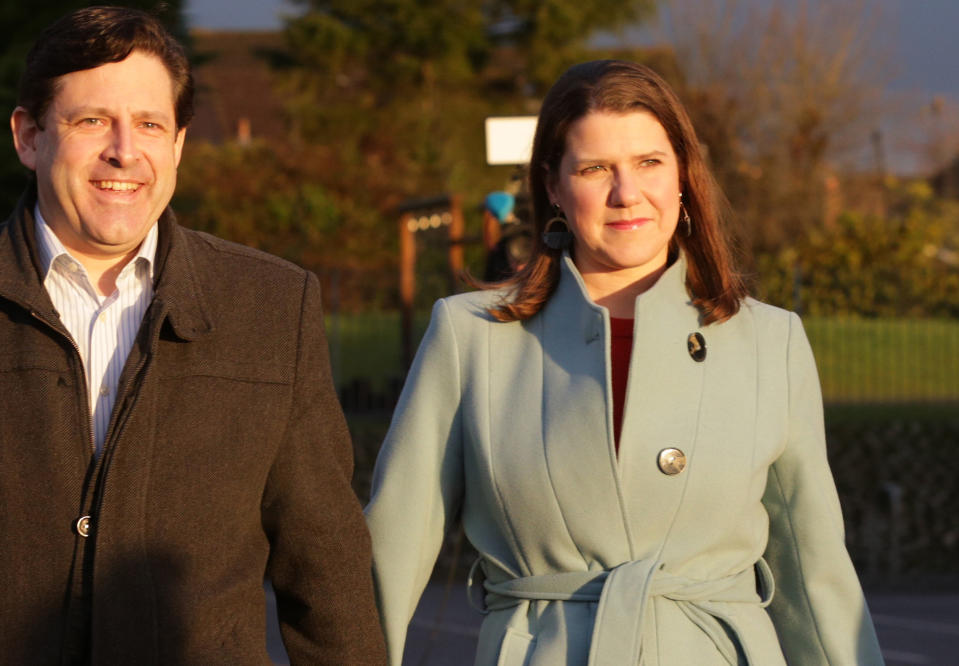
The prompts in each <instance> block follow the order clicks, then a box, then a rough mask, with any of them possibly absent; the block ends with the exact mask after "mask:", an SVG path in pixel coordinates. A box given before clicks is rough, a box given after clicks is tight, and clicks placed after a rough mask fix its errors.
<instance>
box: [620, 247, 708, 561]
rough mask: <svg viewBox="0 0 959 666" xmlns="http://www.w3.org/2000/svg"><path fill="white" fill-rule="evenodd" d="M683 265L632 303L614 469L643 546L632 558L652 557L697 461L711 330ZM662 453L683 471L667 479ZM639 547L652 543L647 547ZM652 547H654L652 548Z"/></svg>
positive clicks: (674, 268)
mask: <svg viewBox="0 0 959 666" xmlns="http://www.w3.org/2000/svg"><path fill="white" fill-rule="evenodd" d="M685 282H686V263H685V260H684V259H683V258H680V259H679V260H677V261H676V262H675V263H674V264H673V265H672V266H671V267H670V268H669V269H668V270H667V271H666V272H665V273H664V274H663V276H662V277H661V278H660V279H659V281H658V282H657V283H656V285H654V286H653V288H652V289H650V290H649V291H647V292H646V293H644V294H642V295H641V296H640V297H639V298H638V299H637V300H636V306H635V312H634V316H635V319H634V326H633V351H632V355H631V358H630V368H629V380H628V388H627V395H626V407H625V410H624V418H623V430H622V433H621V435H620V453H619V470H620V483H621V484H622V492H623V495H624V496H625V497H626V510H627V513H628V515H629V516H630V523H631V525H632V526H633V528H634V530H635V531H636V533H637V534H641V535H642V543H638V544H637V551H638V552H636V553H634V555H633V556H634V558H647V557H655V556H656V555H657V553H656V552H653V549H654V548H656V547H658V546H659V545H661V544H662V543H663V539H664V538H665V536H666V534H667V532H668V530H669V526H670V525H671V524H672V520H673V518H674V516H675V513H676V510H677V509H678V507H679V504H680V501H681V499H682V496H683V493H684V491H685V486H686V483H687V480H688V479H689V477H690V473H689V469H688V468H689V467H690V464H691V462H692V461H693V460H694V458H695V453H696V445H697V430H698V425H699V416H700V406H701V397H702V394H703V386H704V378H705V372H706V369H707V368H708V366H709V365H710V362H711V359H710V357H709V354H710V352H711V351H715V350H712V349H711V348H710V337H711V335H710V331H709V329H704V328H702V327H701V326H700V325H699V311H698V310H697V309H696V308H695V306H693V304H692V302H691V300H690V298H689V295H688V293H687V291H686V284H685ZM695 333H699V334H700V335H701V336H702V337H703V339H704V340H705V342H706V357H705V358H704V359H702V360H701V361H697V360H695V359H694V358H693V355H692V354H691V353H690V351H689V349H688V345H687V340H688V339H689V336H690V335H691V334H695ZM667 448H674V449H679V450H680V451H681V452H682V453H683V454H685V456H686V469H683V471H681V472H679V473H678V474H667V473H666V472H664V471H663V469H661V467H660V465H659V454H660V452H661V451H663V450H664V449H667ZM644 544H650V546H648V547H647V546H646V545H644ZM653 544H655V545H653Z"/></svg>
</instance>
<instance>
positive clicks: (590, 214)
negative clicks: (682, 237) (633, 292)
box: [548, 111, 680, 280]
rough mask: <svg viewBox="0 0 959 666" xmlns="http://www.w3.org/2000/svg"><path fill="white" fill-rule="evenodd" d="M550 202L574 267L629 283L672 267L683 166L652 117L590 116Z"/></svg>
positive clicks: (573, 136) (578, 125)
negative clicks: (563, 223)
mask: <svg viewBox="0 0 959 666" xmlns="http://www.w3.org/2000/svg"><path fill="white" fill-rule="evenodd" d="M548 183H549V185H548V189H549V194H550V198H551V201H553V202H554V203H556V204H559V206H560V208H562V209H563V212H564V213H565V214H566V219H567V220H568V222H569V227H570V231H572V232H573V235H574V237H575V241H574V244H573V254H574V260H575V263H576V267H577V268H578V269H579V271H580V272H581V273H582V274H583V275H584V277H585V276H586V275H587V274H589V273H611V272H621V273H622V276H623V277H624V278H626V279H628V280H635V279H640V278H642V277H645V276H646V275H649V274H650V273H652V272H654V271H656V270H658V269H661V268H662V267H663V266H665V265H666V257H667V251H668V244H669V239H670V238H671V237H672V235H673V231H674V230H675V229H676V223H677V221H678V219H679V192H680V190H679V163H678V160H677V158H676V154H675V152H674V151H673V147H672V144H671V143H670V141H669V137H668V136H667V135H666V130H665V129H663V126H662V125H661V124H660V123H659V121H658V120H657V119H656V117H655V116H653V115H652V114H651V113H649V112H647V111H633V112H628V113H609V112H605V111H595V112H591V113H588V114H587V115H585V116H583V117H582V118H580V119H579V120H578V121H576V122H575V123H573V124H572V125H571V126H570V129H569V132H568V133H567V135H566V152H565V154H564V155H563V158H562V161H561V162H560V165H559V172H558V173H556V174H549V178H548Z"/></svg>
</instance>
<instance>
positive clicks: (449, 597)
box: [268, 583, 959, 666]
mask: <svg viewBox="0 0 959 666" xmlns="http://www.w3.org/2000/svg"><path fill="white" fill-rule="evenodd" d="M866 596H867V597H868V600H869V608H870V610H871V612H872V617H873V621H874V622H875V624H876V631H877V632H878V634H879V643H880V644H881V645H882V651H883V655H884V656H885V658H886V665H887V666H914V665H919V666H959V594H885V593H875V594H867V595H866ZM272 608H273V607H272V605H271V606H270V609H272ZM268 614H269V613H268ZM481 620H482V616H481V615H480V614H479V613H477V612H476V611H474V610H473V609H472V608H470V607H469V604H468V603H467V601H466V593H465V587H464V585H463V584H462V583H458V584H456V585H454V586H453V588H452V590H451V591H450V592H449V594H447V592H446V590H445V589H444V586H442V585H439V584H430V585H429V586H428V587H427V589H426V593H425V594H424V595H423V599H422V601H421V602H420V605H419V607H418V608H417V610H416V615H415V616H414V617H413V622H412V623H411V624H410V632H409V640H408V641H407V646H406V654H405V655H404V658H403V664H404V666H460V665H463V666H470V665H471V664H472V663H473V653H474V652H475V650H476V640H477V637H478V636H479V624H480V621H481ZM268 648H269V651H270V656H271V657H272V658H273V660H274V662H275V663H277V664H288V663H289V662H288V661H287V660H286V656H285V654H284V652H283V646H282V644H281V643H280V640H279V631H278V630H277V629H276V624H275V618H273V619H268ZM676 666H685V665H679V664H677V665H676Z"/></svg>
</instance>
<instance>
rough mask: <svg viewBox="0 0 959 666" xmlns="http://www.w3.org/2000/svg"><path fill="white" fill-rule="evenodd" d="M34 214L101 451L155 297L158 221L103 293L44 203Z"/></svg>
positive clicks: (50, 286)
mask: <svg viewBox="0 0 959 666" xmlns="http://www.w3.org/2000/svg"><path fill="white" fill-rule="evenodd" d="M34 213H35V215H36V229H37V246H38V250H39V255H40V265H41V267H42V269H43V271H44V273H43V286H44V287H45V288H46V290H47V293H48V294H50V300H51V301H53V307H55V308H56V310H57V312H58V313H59V315H60V320H61V321H62V322H63V325H64V326H66V329H67V331H69V333H70V335H71V336H72V337H73V342H74V344H75V345H76V347H77V350H78V351H79V352H80V359H81V360H82V361H83V368H84V371H85V372H86V379H87V396H88V397H89V400H90V415H91V425H92V433H93V443H92V444H93V450H94V453H95V455H97V456H99V455H100V451H101V450H102V449H103V440H104V437H106V433H107V427H108V426H109V425H110V415H111V414H112V412H113V405H114V403H115V402H116V397H117V383H118V382H119V379H120V372H121V371H122V370H123V365H124V363H126V360H127V356H129V354H130V349H132V348H133V341H134V339H136V335H137V331H138V330H139V328H140V322H141V321H143V315H144V314H145V313H146V311H147V308H148V307H150V302H151V301H152V300H153V262H154V258H155V256H156V247H157V225H156V223H154V224H153V226H152V227H150V231H149V232H147V235H146V238H144V239H143V242H142V243H141V244H140V250H139V252H137V255H136V256H135V257H134V258H133V260H131V261H130V262H129V263H128V264H127V265H126V266H124V267H123V270H121V271H120V274H119V275H118V276H117V280H116V290H114V292H113V293H112V294H111V295H110V296H107V297H102V296H100V294H99V292H98V291H97V290H96V289H95V288H94V286H93V284H92V283H91V282H90V276H89V275H88V274H87V270H86V269H85V268H84V267H83V265H82V264H81V263H80V262H79V261H77V260H76V259H74V258H73V257H72V256H71V255H70V253H69V252H68V251H67V249H66V248H65V247H64V246H63V243H61V242H60V239H59V238H57V235H56V234H55V233H53V230H52V229H51V228H50V227H49V226H48V225H47V223H46V221H45V220H44V219H43V216H42V215H40V207H39V206H36V207H35V208H34Z"/></svg>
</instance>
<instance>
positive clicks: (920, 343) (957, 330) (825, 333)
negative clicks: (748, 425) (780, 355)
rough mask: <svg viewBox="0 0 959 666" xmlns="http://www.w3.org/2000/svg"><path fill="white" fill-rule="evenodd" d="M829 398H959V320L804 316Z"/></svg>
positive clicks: (887, 400) (857, 400) (837, 400)
mask: <svg viewBox="0 0 959 666" xmlns="http://www.w3.org/2000/svg"><path fill="white" fill-rule="evenodd" d="M804 325H805V327H806V332H807V333H808V335H809V341H810V344H811V345H812V347H813V352H814V353H815V355H816V362H817V364H818V366H819V375H820V380H821V381H822V387H823V397H824V399H825V401H826V402H827V403H850V402H852V403H862V402H880V403H897V402H933V403H934V402H950V401H952V402H955V401H959V321H955V320H941V319H846V318H828V319H825V318H809V319H807V320H805V321H804Z"/></svg>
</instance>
